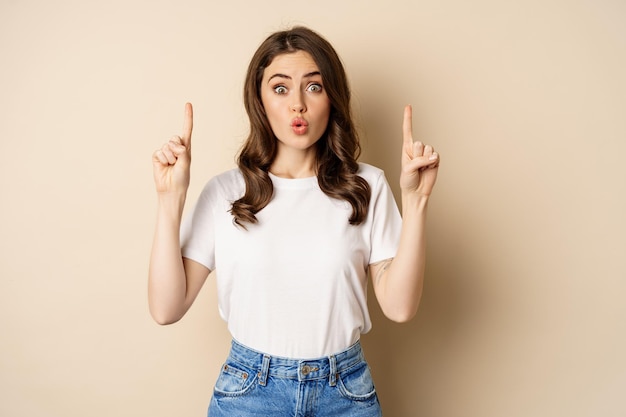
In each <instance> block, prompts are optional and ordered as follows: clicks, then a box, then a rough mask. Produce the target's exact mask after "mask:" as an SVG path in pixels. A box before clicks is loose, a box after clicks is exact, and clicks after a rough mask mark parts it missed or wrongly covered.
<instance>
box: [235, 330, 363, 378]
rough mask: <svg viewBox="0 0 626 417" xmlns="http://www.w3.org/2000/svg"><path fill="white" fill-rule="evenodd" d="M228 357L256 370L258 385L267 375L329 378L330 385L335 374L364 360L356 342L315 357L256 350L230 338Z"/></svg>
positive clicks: (358, 343)
mask: <svg viewBox="0 0 626 417" xmlns="http://www.w3.org/2000/svg"><path fill="white" fill-rule="evenodd" d="M229 357H230V359H231V360H233V361H235V362H238V363H241V364H242V365H244V366H246V367H248V368H252V369H258V371H259V383H260V384H261V385H265V383H266V381H267V377H268V376H272V377H274V378H288V379H295V380H298V381H312V380H319V379H325V378H328V380H329V382H330V385H331V386H334V385H335V384H336V381H337V374H338V373H340V372H343V371H345V370H348V369H350V368H351V367H353V366H355V365H358V364H359V363H361V362H362V361H364V360H365V357H364V355H363V351H362V350H361V343H360V342H359V341H357V342H356V343H355V344H353V345H352V346H350V347H349V348H347V349H346V350H344V351H342V352H339V353H336V354H333V355H330V356H325V357H321V358H317V359H291V358H283V357H280V356H271V355H268V354H265V353H262V352H258V351H256V350H254V349H251V348H249V347H247V346H244V345H242V344H241V343H239V342H237V341H236V340H233V341H232V346H231V350H230V355H229Z"/></svg>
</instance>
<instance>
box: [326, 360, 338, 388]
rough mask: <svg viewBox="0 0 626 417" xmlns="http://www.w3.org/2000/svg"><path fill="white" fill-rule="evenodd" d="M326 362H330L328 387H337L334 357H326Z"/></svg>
mask: <svg viewBox="0 0 626 417" xmlns="http://www.w3.org/2000/svg"><path fill="white" fill-rule="evenodd" d="M328 361H329V362H330V380H329V383H330V386H331V387H334V386H335V385H337V358H335V355H331V356H329V357H328Z"/></svg>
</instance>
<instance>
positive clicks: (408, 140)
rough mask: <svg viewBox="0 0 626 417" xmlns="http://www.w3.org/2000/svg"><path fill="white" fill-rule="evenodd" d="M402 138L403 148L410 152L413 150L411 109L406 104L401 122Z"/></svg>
mask: <svg viewBox="0 0 626 417" xmlns="http://www.w3.org/2000/svg"><path fill="white" fill-rule="evenodd" d="M402 136H403V144H404V148H405V149H406V150H407V151H408V152H411V150H412V149H413V108H412V107H411V105H410V104H408V105H407V106H406V107H405V108H404V121H403V122H402Z"/></svg>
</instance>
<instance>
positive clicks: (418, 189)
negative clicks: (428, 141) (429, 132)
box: [400, 105, 439, 196]
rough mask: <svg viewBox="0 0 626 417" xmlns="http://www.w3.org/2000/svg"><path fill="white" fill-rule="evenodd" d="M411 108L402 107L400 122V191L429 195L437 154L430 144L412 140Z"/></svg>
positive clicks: (435, 171) (434, 176)
mask: <svg viewBox="0 0 626 417" xmlns="http://www.w3.org/2000/svg"><path fill="white" fill-rule="evenodd" d="M412 130H413V109H412V108H411V106H410V105H409V106H406V107H405V108H404V122H403V124H402V132H403V144H402V172H401V173H400V188H401V189H402V192H403V193H404V192H409V193H413V192H415V193H417V194H420V195H424V196H429V195H430V193H431V192H432V190H433V187H434V185H435V181H436V180H437V171H438V170H439V154H438V153H437V152H435V150H434V149H433V147H432V146H430V145H424V144H423V143H422V142H419V141H416V142H413V133H412Z"/></svg>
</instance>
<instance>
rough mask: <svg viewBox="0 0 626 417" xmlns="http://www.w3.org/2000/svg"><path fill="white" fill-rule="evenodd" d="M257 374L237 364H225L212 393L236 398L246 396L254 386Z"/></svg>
mask: <svg viewBox="0 0 626 417" xmlns="http://www.w3.org/2000/svg"><path fill="white" fill-rule="evenodd" d="M256 379H257V373H256V372H255V371H254V370H252V369H246V368H245V367H243V366H241V365H240V364H237V363H232V362H226V363H225V364H224V365H223V366H222V370H221V371H220V375H219V377H218V378H217V382H216V383H215V388H214V393H215V394H219V395H223V396H229V397H237V396H240V395H244V394H246V393H247V392H248V391H250V390H251V389H252V387H254V386H255V382H256Z"/></svg>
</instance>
